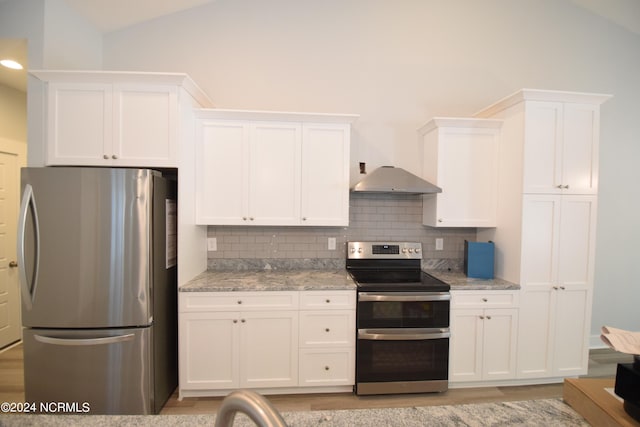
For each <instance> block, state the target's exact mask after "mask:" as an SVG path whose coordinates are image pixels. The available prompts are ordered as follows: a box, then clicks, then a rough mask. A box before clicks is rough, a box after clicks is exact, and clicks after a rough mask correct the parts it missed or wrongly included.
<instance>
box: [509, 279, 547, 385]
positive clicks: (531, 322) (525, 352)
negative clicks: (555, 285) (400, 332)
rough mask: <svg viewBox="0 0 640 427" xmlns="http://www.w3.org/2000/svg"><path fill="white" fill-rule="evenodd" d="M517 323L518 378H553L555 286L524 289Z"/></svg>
mask: <svg viewBox="0 0 640 427" xmlns="http://www.w3.org/2000/svg"><path fill="white" fill-rule="evenodd" d="M520 301H521V303H520V312H519V322H518V337H519V339H518V351H517V353H518V363H517V366H518V373H517V377H518V378H542V377H551V376H552V373H553V368H552V363H553V336H554V334H555V325H554V323H553V322H554V320H555V319H554V316H553V314H552V313H554V312H555V298H554V292H553V291H552V288H540V287H538V288H533V289H531V290H523V291H522V295H521V298H520Z"/></svg>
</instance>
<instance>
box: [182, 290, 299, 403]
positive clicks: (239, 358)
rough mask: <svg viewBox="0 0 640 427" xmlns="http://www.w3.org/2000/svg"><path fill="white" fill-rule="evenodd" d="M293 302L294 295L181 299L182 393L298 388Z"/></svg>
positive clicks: (207, 295)
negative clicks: (184, 390) (191, 391)
mask: <svg viewBox="0 0 640 427" xmlns="http://www.w3.org/2000/svg"><path fill="white" fill-rule="evenodd" d="M199 297H200V298H199ZM199 299H201V300H202V301H198V300H199ZM297 302H298V301H297V295H296V293H295V292H294V293H279V292H274V293H271V295H267V297H266V298H264V299H263V300H261V299H260V296H259V295H257V294H256V293H241V292H237V293H222V292H221V293H211V292H203V293H188V295H184V294H180V311H181V312H180V326H179V328H180V338H179V340H180V388H181V390H182V389H188V390H212V389H234V388H238V387H287V386H296V385H297V384H298V370H297V362H298V351H297V349H298V311H297ZM283 305H288V306H289V307H288V308H290V309H289V310H283V309H282V308H281V307H282V306H283ZM212 307H213V308H212ZM239 307H242V310H238V309H239ZM228 310H233V311H228Z"/></svg>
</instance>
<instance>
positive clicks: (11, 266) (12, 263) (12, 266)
mask: <svg viewBox="0 0 640 427" xmlns="http://www.w3.org/2000/svg"><path fill="white" fill-rule="evenodd" d="M17 266H18V263H17V262H15V261H11V262H10V263H9V268H16V267H17Z"/></svg>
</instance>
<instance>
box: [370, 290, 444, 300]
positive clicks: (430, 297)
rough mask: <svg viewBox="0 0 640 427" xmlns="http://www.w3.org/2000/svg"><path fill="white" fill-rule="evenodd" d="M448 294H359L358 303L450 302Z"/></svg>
mask: <svg viewBox="0 0 640 427" xmlns="http://www.w3.org/2000/svg"><path fill="white" fill-rule="evenodd" d="M450 300H451V294H450V293H449V292H433V293H429V294H425V293H416V292H376V293H369V292H359V293H358V301H376V302H384V301H450Z"/></svg>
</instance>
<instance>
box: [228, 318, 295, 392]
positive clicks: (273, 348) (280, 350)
mask: <svg viewBox="0 0 640 427" xmlns="http://www.w3.org/2000/svg"><path fill="white" fill-rule="evenodd" d="M240 321H241V324H240V348H241V351H240V360H241V362H240V365H241V369H240V375H241V377H240V386H241V387H252V388H258V387H293V386H297V385H298V312H296V311H280V312H278V311H275V312H244V313H242V315H241V320H240Z"/></svg>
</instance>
